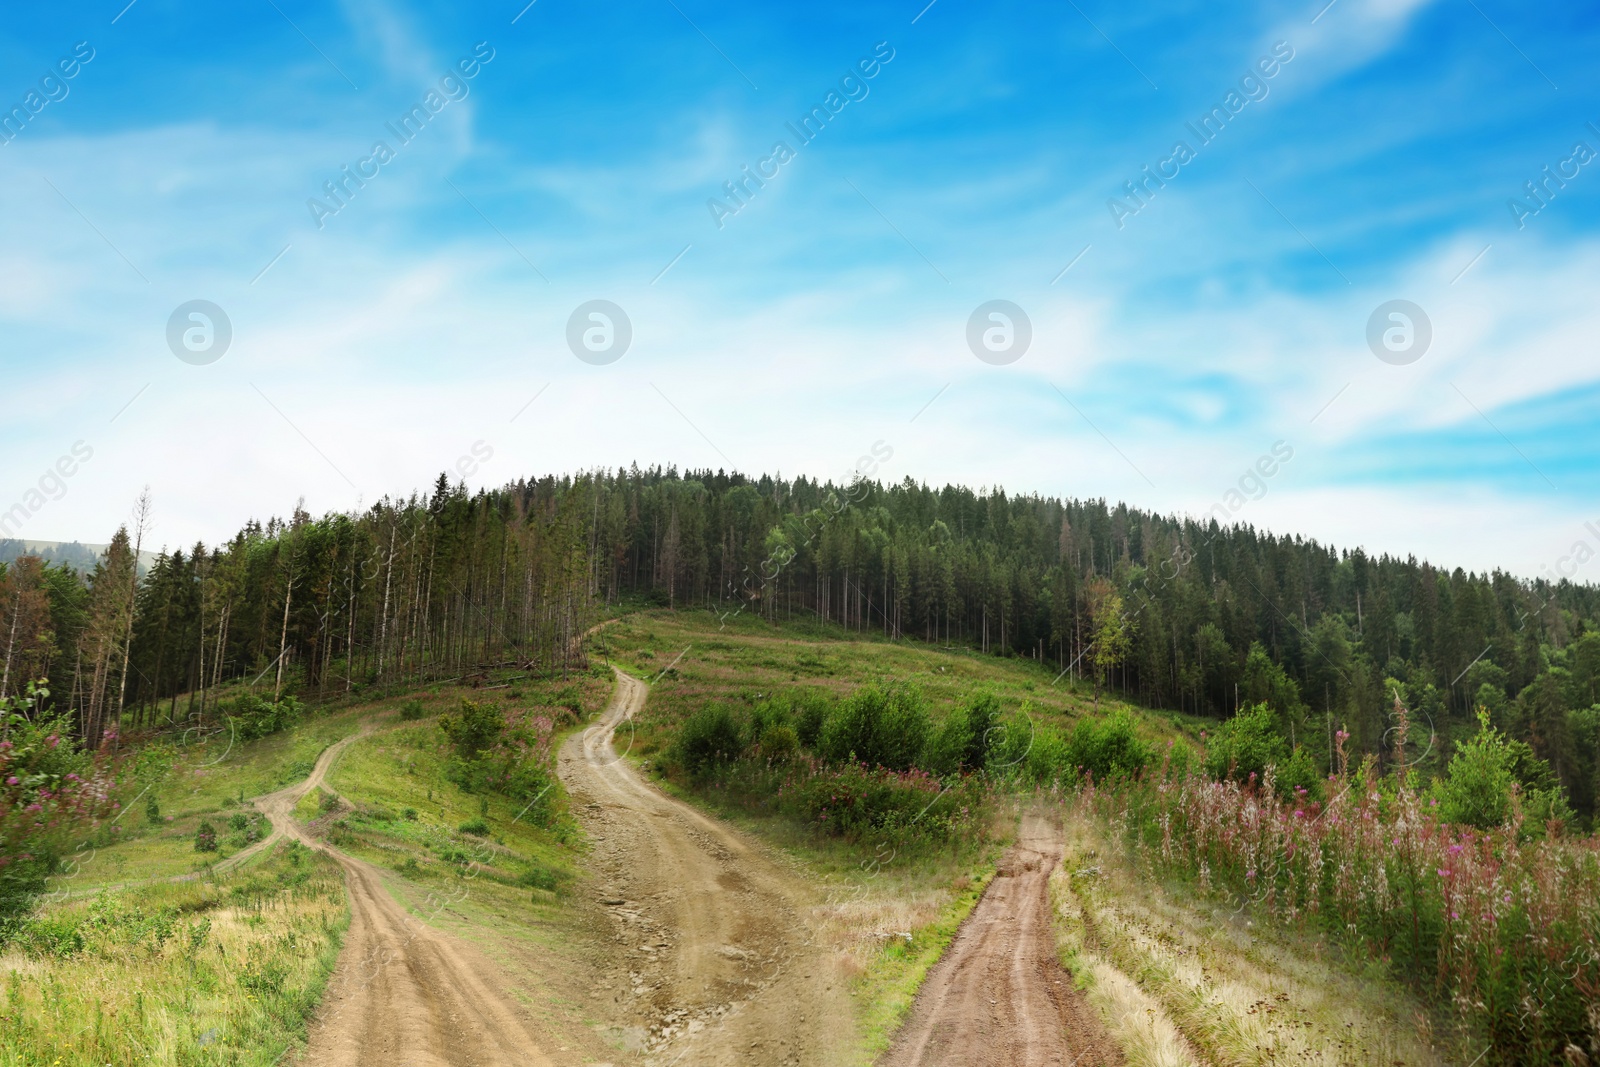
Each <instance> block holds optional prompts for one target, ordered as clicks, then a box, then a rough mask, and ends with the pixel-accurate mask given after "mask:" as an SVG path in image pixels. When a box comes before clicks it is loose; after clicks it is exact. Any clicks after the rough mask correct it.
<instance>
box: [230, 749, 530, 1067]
mask: <svg viewBox="0 0 1600 1067" xmlns="http://www.w3.org/2000/svg"><path fill="white" fill-rule="evenodd" d="M370 729H371V728H370V726H368V727H366V728H364V729H363V730H362V731H361V732H360V733H357V734H352V735H351V736H349V737H347V738H345V739H344V740H342V741H340V742H338V743H337V744H334V745H331V746H329V747H328V748H327V749H326V750H325V751H324V752H323V753H322V756H321V757H320V758H319V759H318V760H317V763H316V766H315V768H314V769H313V770H312V772H311V775H310V776H309V777H308V778H306V779H305V780H304V781H302V782H297V783H295V784H294V785H292V786H290V787H288V788H287V789H281V790H279V791H278V792H276V793H270V794H268V795H267V796H264V797H262V798H260V799H259V800H257V801H256V807H257V808H259V809H260V810H261V811H263V812H265V813H266V815H267V817H268V818H269V819H270V820H271V821H272V826H273V833H272V834H271V835H270V836H269V837H268V838H267V839H266V840H264V841H262V842H259V843H258V844H257V845H255V846H253V849H252V850H250V851H255V850H259V849H261V848H264V847H266V846H267V845H268V844H269V843H270V842H272V841H273V840H275V839H276V838H277V837H279V836H288V837H291V838H294V839H295V840H298V841H301V842H303V843H304V844H306V845H309V846H310V847H312V848H317V849H322V850H324V851H326V852H327V853H328V854H329V855H331V856H332V857H333V858H334V859H335V860H337V861H338V863H339V865H340V866H341V867H342V868H344V874H345V884H346V886H347V887H348V889H349V893H350V929H349V932H348V933H347V934H346V935H345V939H344V947H343V949H342V950H341V952H340V955H339V964H338V967H337V969H336V970H335V972H334V975H333V978H332V980H331V981H330V982H329V984H328V989H327V991H326V993H325V995H324V997H323V1003H322V1010H321V1013H320V1015H319V1017H318V1018H317V1020H316V1022H315V1023H314V1025H313V1026H312V1027H311V1032H310V1042H309V1046H308V1048H307V1049H306V1051H305V1055H304V1057H303V1060H304V1062H306V1063H309V1064H317V1065H324V1064H326V1065H329V1067H398V1065H405V1067H435V1065H445V1064H451V1065H455V1064H461V1065H465V1064H475V1065H484V1067H499V1065H502V1064H504V1065H508V1067H509V1065H511V1064H517V1065H521V1067H550V1065H551V1062H552V1061H551V1060H550V1059H549V1058H548V1057H547V1056H546V1055H545V1054H544V1053H543V1052H541V1051H540V1049H539V1046H538V1044H537V1042H536V1040H535V1034H534V1031H533V1028H532V1027H531V1025H530V1022H529V1013H528V1010H527V1008H526V1007H525V1006H523V1005H522V1004H520V1003H518V1002H517V1000H516V999H515V998H514V997H513V996H512V995H511V993H510V991H509V990H508V989H506V988H505V984H504V981H503V980H502V979H501V978H500V977H499V976H500V974H501V972H500V971H499V969H498V968H495V967H494V966H492V965H491V964H489V963H488V961H487V960H485V959H484V958H483V957H482V956H481V955H480V954H479V953H478V952H477V951H476V950H474V949H473V948H471V947H470V946H468V945H467V944H465V943H464V942H462V941H460V940H458V939H456V938H452V937H449V936H448V935H446V934H443V933H440V932H439V931H437V930H435V929H433V928H431V927H429V926H428V925H426V924H425V923H423V922H421V921H420V920H418V919H416V918H414V917H413V916H412V915H410V914H409V913H408V912H407V911H406V909H405V908H404V907H403V906H402V905H401V904H400V903H399V902H398V901H396V900H395V898H394V897H393V896H391V895H390V894H389V892H388V891H387V890H386V889H385V888H384V887H383V884H382V882H381V879H380V876H379V872H378V869H377V868H375V867H373V866H371V865H370V864H367V863H363V862H361V861H360V860H357V859H353V858H352V857H350V856H346V855H344V854H343V853H341V852H339V851H338V850H336V849H332V848H327V847H326V846H324V845H322V844H321V843H319V842H317V841H314V840H312V838H311V837H310V836H309V835H308V834H307V833H306V831H305V830H304V829H302V828H301V827H300V825H299V824H298V823H296V822H295V819H294V808H295V804H296V803H298V802H299V800H300V798H301V797H303V796H305V794H306V793H307V792H309V791H310V790H312V789H315V788H316V787H317V786H319V785H321V784H322V781H323V779H324V777H325V776H326V775H327V772H328V768H329V767H331V766H332V765H333V761H334V760H336V759H337V758H338V757H339V754H340V753H341V752H343V751H344V749H345V748H347V747H348V746H349V745H351V744H352V743H354V742H355V741H356V740H357V739H358V738H360V737H362V736H364V735H365V734H367V733H369V732H370ZM243 858H244V853H240V854H238V855H236V856H233V857H231V858H230V859H231V861H232V862H234V863H237V862H240V861H241V860H242V859H243Z"/></svg>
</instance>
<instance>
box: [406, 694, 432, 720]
mask: <svg viewBox="0 0 1600 1067" xmlns="http://www.w3.org/2000/svg"><path fill="white" fill-rule="evenodd" d="M425 714H427V709H426V708H424V707H423V706H422V701H420V700H417V699H416V698H414V697H413V698H412V699H410V700H408V701H406V702H405V703H404V704H401V705H400V718H402V719H404V720H405V721H406V722H416V721H417V720H418V719H420V718H422V717H423V716H424V715H425Z"/></svg>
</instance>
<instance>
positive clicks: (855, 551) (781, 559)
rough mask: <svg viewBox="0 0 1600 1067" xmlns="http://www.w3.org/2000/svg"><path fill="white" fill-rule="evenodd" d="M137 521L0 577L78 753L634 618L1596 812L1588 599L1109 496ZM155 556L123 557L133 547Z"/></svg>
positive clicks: (551, 489) (5, 618) (536, 660)
mask: <svg viewBox="0 0 1600 1067" xmlns="http://www.w3.org/2000/svg"><path fill="white" fill-rule="evenodd" d="M141 521H142V520H138V519H136V520H135V521H134V522H132V523H130V528H125V529H121V530H118V531H117V532H116V534H115V536H114V537H113V538H112V539H111V542H110V546H109V548H108V549H107V551H106V552H105V554H104V555H103V556H102V558H101V559H100V561H99V563H98V564H97V565H96V566H95V567H94V569H93V570H92V571H91V572H89V573H82V572H80V571H77V570H74V569H71V568H69V567H65V566H60V565H54V564H45V563H43V562H41V561H40V560H39V559H37V558H35V557H27V556H24V557H21V558H19V559H18V560H17V561H16V562H14V563H13V564H11V565H10V566H9V567H7V568H6V571H5V573H4V577H3V579H0V640H3V642H4V669H3V675H0V695H5V694H15V693H17V692H20V691H21V689H22V688H23V687H24V686H25V685H26V684H27V683H28V682H29V681H33V680H41V679H43V680H47V681H48V688H49V690H50V692H51V694H52V696H51V701H52V703H53V704H54V705H55V706H56V707H57V708H58V709H63V708H64V709H72V710H73V711H74V712H75V714H76V717H77V723H78V727H79V729H80V731H81V732H82V734H83V735H84V736H85V737H89V738H94V737H99V736H101V735H102V734H103V733H104V732H105V731H106V730H108V729H110V728H112V727H118V728H119V729H121V730H123V731H127V730H139V729H147V728H159V727H161V726H163V725H165V724H169V723H180V722H189V721H195V720H196V718H197V717H198V719H200V720H204V719H205V717H206V716H208V715H214V714H215V713H216V710H217V709H216V707H215V700H214V698H213V696H212V695H211V694H212V691H213V690H215V689H216V688H217V687H218V686H220V685H222V684H223V683H224V682H237V681H240V680H243V681H246V682H250V683H252V684H253V685H254V686H255V687H256V688H257V690H258V691H260V692H261V693H262V694H263V696H265V695H267V694H271V695H272V696H273V697H274V698H276V697H277V696H278V695H281V694H283V693H286V692H299V693H306V694H332V693H336V692H339V691H341V690H343V691H348V690H354V689H361V688H364V687H368V686H373V685H379V686H382V685H388V684H397V683H402V682H417V681H427V680H430V679H437V678H443V677H458V676H461V675H463V674H468V673H471V672H474V671H476V670H481V669H483V668H485V667H487V666H488V665H491V664H504V663H512V662H514V663H520V664H526V665H528V666H530V667H531V668H533V669H555V670H559V669H561V668H562V667H563V666H564V665H565V664H566V663H567V662H568V661H569V659H570V658H571V657H572V656H574V655H575V654H577V649H578V646H579V642H578V640H577V638H578V637H579V636H580V635H581V634H582V632H583V631H584V629H585V628H586V627H587V626H589V625H591V624H592V622H593V621H594V619H595V618H596V616H597V613H598V611H599V609H600V607H601V606H602V605H604V604H606V603H614V602H616V601H618V600H621V599H625V598H626V599H645V600H649V601H652V602H656V603H659V604H662V605H666V606H671V607H675V608H684V609H690V608H693V609H708V610H712V611H716V612H719V613H724V614H728V613H740V614H744V615H755V616H760V617H763V618H767V619H770V620H773V621H779V620H789V619H796V618H805V617H816V618H819V619H821V620H824V621H827V622H830V623H833V624H836V625H838V626H840V627H844V628H847V629H849V630H852V631H858V632H863V633H873V634H878V635H881V636H882V637H884V638H886V639H891V640H902V639H904V640H917V641H923V642H929V643H934V644H938V645H959V646H963V647H971V648H974V649H977V650H979V651H981V652H984V653H988V654H993V655H1001V656H1018V657H1029V658H1033V659H1036V660H1038V661H1040V662H1041V665H1048V666H1049V667H1051V668H1053V669H1054V671H1055V672H1056V673H1058V674H1062V673H1065V674H1070V675H1071V676H1072V677H1074V678H1080V679H1083V680H1085V682H1086V683H1088V684H1091V685H1093V686H1095V687H1096V688H1097V689H1098V688H1100V687H1104V688H1105V689H1107V690H1109V691H1113V692H1116V693H1119V694H1121V695H1123V696H1125V697H1127V698H1128V699H1132V700H1136V701H1139V702H1141V703H1144V704H1147V705H1150V706H1153V707H1160V708H1169V709H1174V710H1180V711H1184V712H1189V713H1193V714H1199V715H1203V716H1210V717H1214V718H1218V719H1222V718H1226V717H1228V716H1230V715H1231V714H1232V713H1233V712H1234V711H1235V710H1236V709H1237V708H1239V707H1243V706H1246V705H1253V704H1257V703H1265V704H1267V705H1268V706H1269V707H1270V708H1271V709H1272V710H1273V711H1274V713H1275V714H1276V716H1277V719H1278V726H1279V729H1280V730H1281V732H1282V733H1283V734H1284V735H1285V737H1286V738H1288V739H1290V740H1291V743H1293V744H1297V745H1300V746H1302V747H1304V748H1305V749H1306V750H1307V751H1308V753H1310V754H1312V755H1313V756H1314V757H1315V758H1317V759H1321V760H1324V761H1328V764H1329V765H1331V760H1332V748H1333V742H1332V737H1333V735H1334V733H1335V731H1337V730H1340V729H1341V728H1342V729H1346V730H1348V731H1349V733H1350V735H1351V736H1350V741H1349V745H1350V746H1351V747H1352V748H1353V749H1354V750H1356V751H1359V752H1361V753H1371V754H1374V755H1376V756H1377V757H1378V758H1379V760H1380V761H1383V760H1387V759H1389V758H1391V757H1392V755H1393V751H1392V738H1391V737H1390V734H1391V731H1392V728H1393V727H1394V726H1395V725H1396V724H1395V722H1394V721H1393V709H1394V707H1395V704H1396V700H1397V698H1398V699H1399V701H1401V702H1403V703H1404V705H1405V706H1406V707H1407V708H1408V709H1409V712H1410V716H1411V721H1412V724H1413V725H1412V728H1411V734H1410V736H1411V737H1412V739H1413V740H1412V741H1411V744H1412V746H1413V748H1414V749H1415V752H1413V756H1414V757H1416V758H1420V759H1422V760H1424V761H1425V762H1435V761H1436V763H1437V766H1440V767H1442V765H1443V761H1444V760H1445V759H1448V756H1449V751H1450V743H1451V741H1452V740H1453V739H1454V738H1455V737H1456V736H1458V735H1461V736H1464V735H1465V734H1466V733H1468V732H1470V731H1471V729H1473V728H1474V727H1475V724H1476V718H1475V713H1476V710H1477V709H1478V708H1480V707H1482V708H1486V709H1487V710H1488V712H1489V714H1490V716H1491V718H1492V720H1493V722H1494V724H1495V725H1496V726H1498V727H1499V728H1500V729H1501V730H1503V731H1504V732H1505V733H1506V734H1508V735H1509V736H1510V737H1511V738H1513V739H1514V740H1515V741H1517V742H1520V743H1521V744H1519V745H1518V750H1519V751H1520V752H1523V753H1524V754H1525V758H1524V759H1523V760H1522V766H1521V771H1520V772H1519V773H1520V774H1521V775H1522V776H1523V777H1524V778H1525V779H1526V780H1525V783H1524V784H1525V785H1528V786H1529V787H1530V788H1531V787H1543V786H1548V785H1549V784H1550V783H1549V781H1548V779H1549V778H1551V777H1553V778H1555V779H1558V780H1559V781H1560V783H1561V784H1562V785H1564V786H1565V788H1566V791H1567V793H1568V795H1569V797H1570V800H1571V803H1572V806H1573V808H1574V809H1575V810H1576V812H1577V813H1578V814H1579V816H1580V817H1581V818H1583V819H1585V820H1589V819H1591V818H1592V817H1593V814H1594V811H1595V803H1596V800H1595V798H1596V777H1597V774H1600V762H1597V758H1596V756H1597V750H1600V629H1597V623H1600V598H1597V596H1596V590H1595V589H1594V588H1593V587H1590V586H1579V585H1573V584H1571V583H1568V582H1563V583H1561V584H1559V585H1552V584H1550V583H1548V582H1545V581H1537V582H1529V581H1526V580H1523V579H1519V578H1516V577H1513V576H1511V575H1509V574H1505V573H1501V572H1498V571H1497V572H1494V573H1488V574H1476V573H1467V572H1464V571H1462V570H1461V569H1459V568H1454V569H1452V568H1450V567H1449V566H1448V562H1449V561H1439V563H1438V564H1435V563H1432V562H1428V561H1419V560H1417V559H1415V558H1406V559H1399V558H1394V557H1390V556H1378V557H1373V556H1369V555H1367V554H1365V553H1364V552H1362V551H1361V550H1360V549H1350V550H1345V549H1340V548H1337V547H1335V546H1330V545H1322V544H1319V543H1317V542H1316V541H1313V540H1308V539H1306V538H1304V537H1299V536H1288V535H1270V534H1267V533H1265V532H1261V531H1257V530H1255V529H1252V528H1250V527H1248V526H1240V527H1220V526H1218V525H1217V524H1215V523H1210V524H1204V525H1202V524H1200V523H1197V522H1195V521H1193V520H1187V519H1182V518H1177V517H1172V516H1161V515H1155V514H1151V513H1147V512H1142V511H1138V510H1134V509H1131V508H1128V507H1126V506H1124V505H1110V504H1107V503H1106V502H1105V501H1101V500H1058V499H1053V498H1044V497H1039V496H1008V495H1007V494H1005V493H1004V492H1003V491H1000V490H993V491H989V492H978V491H974V490H971V489H967V488H963V487H958V486H946V487H944V488H942V489H934V488H930V487H927V486H923V485H918V484H915V483H913V482H912V481H910V480H909V479H908V480H906V481H905V482H902V483H900V484H897V485H881V484H877V483H874V482H870V481H858V482H855V483H853V484H851V485H849V486H839V485H833V484H830V483H824V482H818V481H814V480H810V479H806V478H796V479H792V480H786V479H783V478H779V477H771V476H761V477H759V478H748V477H744V476H741V475H738V474H726V473H723V472H720V471H719V472H711V471H685V472H681V473H680V472H678V471H677V470H675V469H673V468H670V467H669V468H666V469H661V468H651V469H649V470H641V469H639V468H637V467H634V468H632V469H630V470H626V471H623V470H618V471H600V472H594V473H586V474H582V475H578V476H562V477H544V478H539V479H536V480H529V481H518V482H516V483H514V484H511V485H507V486H505V487H503V488H500V489H496V490H489V491H479V492H476V493H469V492H468V491H467V490H466V489H465V488H463V487H460V486H456V487H452V486H451V485H450V484H449V483H448V481H447V480H446V479H445V477H444V476H442V475H441V476H440V478H439V480H438V482H437V484H436V485H435V487H434V489H433V490H432V492H430V493H428V494H427V495H425V496H418V497H413V498H411V499H409V500H405V501H391V500H385V501H383V502H382V503H380V504H377V505H374V506H373V507H371V508H369V509H368V510H366V511H363V512H361V513H353V514H331V515H327V516H324V517H322V518H313V517H312V516H310V515H308V514H307V513H306V512H305V511H303V510H301V509H300V508H299V507H296V508H295V509H294V510H293V512H292V513H291V515H290V517H289V518H288V519H287V520H286V521H285V520H281V519H277V518H272V519H269V520H267V521H266V522H265V523H264V524H263V523H261V522H257V521H251V522H249V523H246V524H245V526H244V527H243V528H242V529H241V530H240V531H239V532H238V533H237V534H236V535H234V537H233V538H232V539H231V540H229V541H228V542H226V543H224V544H219V545H215V546H206V545H201V544H197V545H194V546H192V547H188V548H176V547H171V546H168V547H166V548H164V549H163V550H162V551H161V552H160V553H159V554H158V555H157V556H156V558H155V561H154V563H153V564H152V565H150V566H149V567H148V569H143V570H141V569H140V568H136V566H135V563H134V560H135V552H136V551H137V550H139V548H140V547H141V540H142V538H143V537H144V536H145V535H144V534H143V533H141V530H140V528H139V527H140V524H141ZM150 547H151V546H150V545H149V544H143V545H142V548H143V549H144V550H146V551H148V550H149V549H150Z"/></svg>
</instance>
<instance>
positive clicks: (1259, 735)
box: [1206, 704, 1289, 782]
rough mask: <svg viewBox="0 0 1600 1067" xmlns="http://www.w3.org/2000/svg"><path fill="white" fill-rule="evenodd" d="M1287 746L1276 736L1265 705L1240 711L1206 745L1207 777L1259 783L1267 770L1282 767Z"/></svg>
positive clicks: (1275, 719) (1275, 722)
mask: <svg viewBox="0 0 1600 1067" xmlns="http://www.w3.org/2000/svg"><path fill="white" fill-rule="evenodd" d="M1288 757H1289V744H1288V742H1287V741H1285V740H1284V737H1283V735H1282V734H1280V733H1279V732H1278V717H1277V716H1276V715H1275V714H1273V711H1272V709H1271V708H1269V707H1267V705H1265V704H1253V705H1250V706H1249V707H1245V708H1240V709H1239V713H1238V714H1237V715H1235V716H1234V717H1233V718H1231V719H1229V720H1228V721H1227V722H1225V723H1223V724H1222V725H1221V726H1220V727H1219V728H1218V729H1217V731H1216V733H1215V734H1213V735H1212V737H1211V739H1210V740H1209V741H1208V742H1207V743H1206V773H1207V774H1208V775H1210V776H1211V777H1212V778H1218V779H1221V778H1232V779H1235V780H1236V781H1240V782H1247V781H1249V780H1250V776H1251V775H1254V776H1255V777H1256V780H1257V781H1260V780H1261V779H1262V778H1263V777H1264V776H1265V774H1266V771H1267V767H1269V766H1271V765H1274V764H1276V765H1282V764H1283V763H1285V761H1286V760H1287V759H1288Z"/></svg>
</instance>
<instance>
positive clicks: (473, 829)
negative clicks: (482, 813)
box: [456, 818, 489, 837]
mask: <svg viewBox="0 0 1600 1067" xmlns="http://www.w3.org/2000/svg"><path fill="white" fill-rule="evenodd" d="M456 829H457V830H459V831H460V832H462V833H464V834H473V835H475V836H477V837H488V836H489V824H488V823H487V822H485V821H484V820H483V819H482V818H477V819H468V820H467V821H466V822H464V823H462V824H461V825H460V826H458V827H456Z"/></svg>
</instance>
